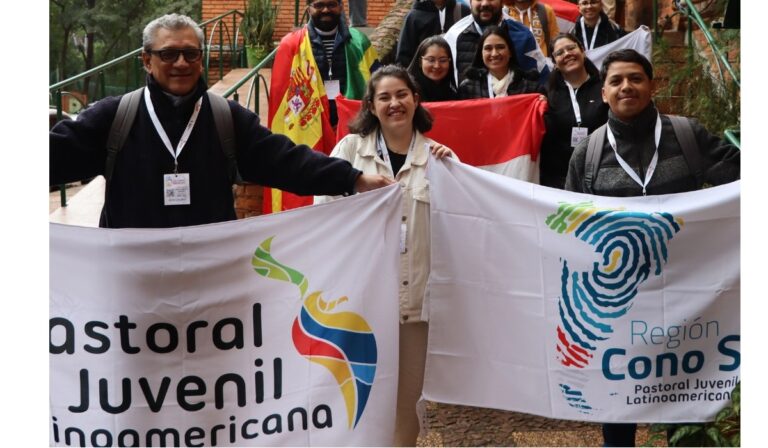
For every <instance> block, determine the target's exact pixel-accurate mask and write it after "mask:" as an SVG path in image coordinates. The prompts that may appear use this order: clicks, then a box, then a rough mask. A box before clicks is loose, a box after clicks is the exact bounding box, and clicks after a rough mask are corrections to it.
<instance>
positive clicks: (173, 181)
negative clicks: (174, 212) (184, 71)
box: [144, 88, 203, 205]
mask: <svg viewBox="0 0 768 448" xmlns="http://www.w3.org/2000/svg"><path fill="white" fill-rule="evenodd" d="M144 102H145V103H146V105H147V112H149V118H151V119H152V124H153V125H154V126H155V130H156V131H157V134H158V135H159V136H160V140H162V141H163V144H164V145H165V148H166V149H167V150H168V152H169V153H171V157H173V173H171V174H164V175H163V202H164V204H165V205H189V204H191V195H190V188H189V173H179V154H181V151H182V150H183V149H184V145H186V144H187V140H189V136H190V134H192V129H193V128H194V127H195V122H196V121H197V117H198V115H200V107H201V106H202V104H203V97H202V96H201V97H200V99H198V100H197V102H196V103H195V109H194V111H193V112H192V116H191V117H189V122H188V123H187V127H186V128H185V129H184V133H183V134H181V138H180V139H179V144H178V146H177V147H176V150H174V149H173V146H172V145H171V140H170V139H169V138H168V134H166V132H165V129H163V125H162V124H161V123H160V120H159V119H158V118H157V114H156V113H155V106H154V105H153V104H152V97H151V96H150V95H149V89H147V88H145V89H144Z"/></svg>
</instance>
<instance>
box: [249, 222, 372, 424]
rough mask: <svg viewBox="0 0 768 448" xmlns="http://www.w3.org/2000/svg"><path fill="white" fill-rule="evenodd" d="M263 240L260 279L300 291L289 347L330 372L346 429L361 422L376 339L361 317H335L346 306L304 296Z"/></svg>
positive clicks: (317, 295)
mask: <svg viewBox="0 0 768 448" xmlns="http://www.w3.org/2000/svg"><path fill="white" fill-rule="evenodd" d="M273 238H274V237H270V238H268V239H266V240H264V241H263V242H262V243H261V244H260V245H259V247H258V249H256V252H255V253H254V254H253V259H252V260H251V264H252V265H253V269H254V270H255V271H256V273H258V274H259V275H261V276H263V277H267V278H271V279H274V280H280V281H286V282H290V283H293V284H294V285H296V286H298V287H299V291H300V292H301V298H302V300H303V304H302V307H301V311H300V312H299V315H298V316H297V317H296V318H295V319H294V321H293V326H292V328H291V336H292V339H293V345H294V346H295V347H296V350H297V351H298V352H299V353H300V354H301V355H302V356H304V357H306V358H307V359H308V360H309V361H311V362H314V363H317V364H320V365H322V366H323V367H325V368H326V369H328V370H329V371H330V373H331V374H332V375H333V377H334V378H335V379H336V382H337V383H338V385H339V387H340V389H341V393H342V396H343V397H344V404H345V405H346V408H347V422H348V425H349V428H350V429H351V428H355V427H356V426H357V424H358V422H359V421H360V418H361V417H362V416H363V411H364V410H365V405H366V403H367V402H368V396H369V395H370V391H371V387H372V386H373V379H374V376H375V374H376V359H377V349H376V337H375V336H374V334H373V331H372V330H371V327H370V326H369V325H368V323H367V322H366V321H365V319H363V317H362V316H360V315H359V314H356V313H352V312H349V311H337V312H333V310H334V308H336V307H337V306H339V305H341V304H342V303H344V302H346V301H347V300H348V298H347V297H341V298H339V299H336V300H332V301H329V302H326V301H325V300H323V298H322V291H315V292H312V293H310V294H309V295H306V292H307V290H308V289H309V281H308V280H307V278H306V277H305V276H304V274H302V273H301V272H299V271H297V270H295V269H292V268H290V267H288V266H286V265H284V264H282V263H280V262H278V261H277V260H275V259H274V258H273V257H272V255H271V252H270V246H271V244H272V239H273Z"/></svg>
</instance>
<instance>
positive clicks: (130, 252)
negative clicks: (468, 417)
mask: <svg viewBox="0 0 768 448" xmlns="http://www.w3.org/2000/svg"><path fill="white" fill-rule="evenodd" d="M400 210H401V194H400V191H399V187H398V186H396V185H395V186H392V187H388V188H383V189H380V190H377V191H373V192H369V193H365V194H360V195H356V196H353V197H350V198H344V199H340V200H338V201H334V202H332V203H328V204H322V205H319V206H314V207H308V208H302V209H298V210H292V211H289V212H285V213H279V214H274V215H268V216H263V217H258V218H253V219H247V220H241V221H232V222H226V223H220V224H212V225H206V226H196V227H185V228H175V229H122V230H108V229H94V228H84V227H75V226H64V225H57V224H52V225H51V226H50V308H49V309H50V347H49V352H50V354H49V364H50V375H49V380H50V422H49V433H50V444H51V445H57V446H181V445H183V446H250V445H265V446H286V445H288V446H338V445H344V446H361V445H366V446H368V445H373V446H388V445H391V444H392V442H393V435H394V417H395V397H396V395H397V393H396V390H397V366H398V363H397V347H398V343H397V335H398V331H397V330H398V308H397V307H398V303H397V300H396V297H397V282H396V281H395V280H394V279H396V278H397V272H398V266H399V259H400V258H399V251H398V245H397V241H398V238H399V230H400V226H399V222H400V214H401V213H400Z"/></svg>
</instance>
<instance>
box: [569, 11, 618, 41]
mask: <svg viewBox="0 0 768 448" xmlns="http://www.w3.org/2000/svg"><path fill="white" fill-rule="evenodd" d="M577 5H578V6H579V13H580V14H581V15H580V16H579V18H578V19H576V22H575V23H574V24H573V28H571V30H570V31H569V33H570V34H573V35H574V36H576V38H577V39H579V41H580V42H581V44H582V45H583V46H584V48H585V49H587V50H591V49H593V48H597V47H602V46H603V45H605V44H609V43H611V42H613V41H615V40H616V39H618V38H620V37H622V36H624V35H625V34H627V33H626V32H625V31H624V30H623V29H622V28H621V26H619V24H618V23H616V22H614V21H613V20H611V19H610V18H608V15H607V14H606V13H604V12H603V4H602V3H601V2H600V0H579V2H578V3H577Z"/></svg>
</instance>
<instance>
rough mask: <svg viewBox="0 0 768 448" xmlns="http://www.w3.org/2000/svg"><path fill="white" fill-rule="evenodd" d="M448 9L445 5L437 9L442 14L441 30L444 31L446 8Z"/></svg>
mask: <svg viewBox="0 0 768 448" xmlns="http://www.w3.org/2000/svg"><path fill="white" fill-rule="evenodd" d="M446 9H448V8H446V7H445V6H443V7H442V9H438V10H437V14H438V15H439V16H440V31H441V32H443V30H444V29H445V10H446Z"/></svg>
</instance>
